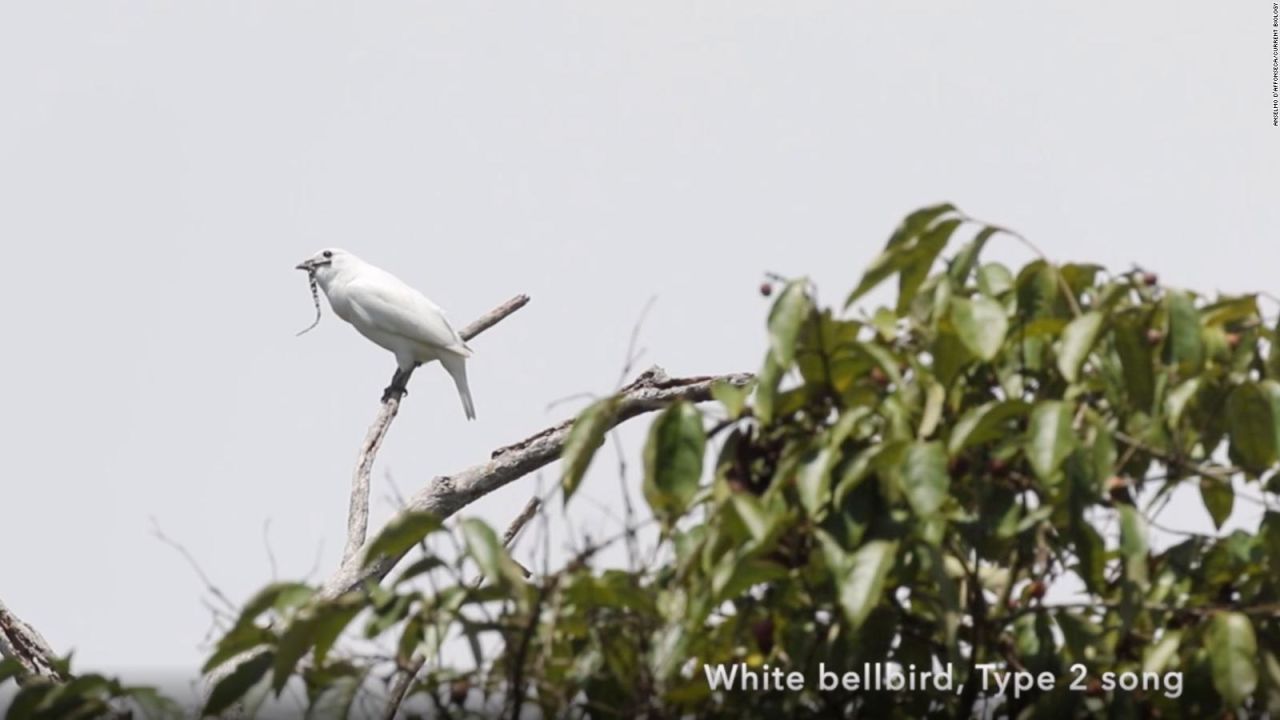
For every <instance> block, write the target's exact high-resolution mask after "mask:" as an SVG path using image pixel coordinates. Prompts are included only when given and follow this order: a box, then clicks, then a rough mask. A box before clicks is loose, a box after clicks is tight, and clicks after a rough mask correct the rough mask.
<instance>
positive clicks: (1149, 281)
mask: <svg viewBox="0 0 1280 720" xmlns="http://www.w3.org/2000/svg"><path fill="white" fill-rule="evenodd" d="M1158 282H1160V276H1159V275H1157V274H1155V273H1153V272H1144V273H1142V284H1143V285H1146V286H1148V287H1151V286H1153V285H1155V284H1156V283H1158Z"/></svg>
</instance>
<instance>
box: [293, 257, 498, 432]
mask: <svg viewBox="0 0 1280 720" xmlns="http://www.w3.org/2000/svg"><path fill="white" fill-rule="evenodd" d="M297 268H298V269H299V270H306V271H307V274H308V275H309V276H310V279H311V283H312V287H311V291H312V295H313V296H314V294H315V287H316V285H319V286H320V288H321V289H322V290H323V291H324V295H325V297H326V298H328V299H329V307H331V308H333V312H334V314H335V315H337V316H338V317H340V318H342V319H343V320H346V321H347V322H349V323H351V325H353V326H354V327H355V329H356V330H357V331H359V333H360V334H361V335H364V336H365V337H367V338H369V339H370V340H372V341H373V342H375V343H376V344H378V345H380V346H381V347H384V348H386V349H387V350H390V351H391V352H392V353H394V354H395V356H396V366H397V367H396V372H395V374H394V375H392V377H391V384H390V385H389V386H387V389H386V391H385V393H384V394H383V396H382V398H383V400H384V401H385V400H386V399H387V398H389V397H391V396H392V395H403V394H404V393H405V392H406V391H405V384H406V383H407V382H408V380H409V375H410V374H411V373H412V372H413V370H414V368H416V367H417V366H419V365H422V364H424V363H429V362H431V361H432V360H439V361H440V364H441V365H443V366H444V369H445V370H446V371H447V372H448V373H449V375H450V376H451V377H453V382H454V384H455V385H457V386H458V396H459V397H461V398H462V409H463V411H464V412H466V414H467V419H468V420H473V419H475V416H476V411H475V406H474V405H473V404H472V402H471V389H470V388H469V387H467V358H469V357H471V348H469V347H467V344H466V342H464V341H463V339H462V337H461V336H460V335H458V333H457V331H456V330H454V329H453V327H452V326H451V325H449V321H448V319H446V318H445V314H444V311H443V310H441V309H440V306H438V305H436V304H435V303H433V302H431V301H430V300H428V299H427V296H425V295H423V294H422V293H420V292H418V291H417V290H415V289H413V288H411V287H409V286H408V285H406V284H405V283H404V282H403V281H402V280H400V278H398V277H396V276H395V275H392V274H391V273H389V272H387V271H386V270H383V269H381V268H378V267H375V266H373V265H370V264H369V263H367V262H365V261H363V260H361V259H360V258H358V257H356V256H355V255H352V254H351V253H349V252H347V251H345V250H338V249H336V248H333V249H329V250H321V251H320V252H318V253H316V254H315V255H313V256H311V257H310V258H308V259H307V260H305V261H303V262H301V263H299V264H298V266H297ZM315 300H316V312H317V316H316V321H317V322H319V314H318V313H319V311H320V305H319V298H315ZM312 327H315V325H314V324H313V325H312ZM307 329H308V330H309V329H310V328H307ZM303 332H306V331H305V330H304V331H303Z"/></svg>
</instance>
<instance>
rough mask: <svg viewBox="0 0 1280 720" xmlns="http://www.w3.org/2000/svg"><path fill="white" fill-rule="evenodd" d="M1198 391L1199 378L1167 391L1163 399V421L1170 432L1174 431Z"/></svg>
mask: <svg viewBox="0 0 1280 720" xmlns="http://www.w3.org/2000/svg"><path fill="white" fill-rule="evenodd" d="M1199 391H1200V378H1198V377H1193V378H1191V379H1190V380H1187V381H1185V382H1183V383H1181V384H1179V385H1178V386H1177V387H1175V388H1174V389H1172V390H1170V391H1169V394H1168V395H1166V396H1165V399H1164V413H1165V420H1166V422H1167V424H1168V426H1169V429H1170V430H1173V429H1176V428H1177V427H1178V423H1179V422H1180V421H1181V420H1182V413H1184V412H1185V411H1186V409H1187V405H1188V404H1189V403H1190V402H1191V400H1192V399H1193V398H1195V396H1196V393H1197V392H1199Z"/></svg>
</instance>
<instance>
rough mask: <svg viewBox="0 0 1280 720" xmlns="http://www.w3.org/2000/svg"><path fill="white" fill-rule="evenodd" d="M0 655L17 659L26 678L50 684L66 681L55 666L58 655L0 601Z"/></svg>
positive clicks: (38, 634)
mask: <svg viewBox="0 0 1280 720" xmlns="http://www.w3.org/2000/svg"><path fill="white" fill-rule="evenodd" d="M0 656H4V657H6V658H10V659H13V660H17V661H18V664H20V665H22V668H23V670H24V672H25V673H26V675H27V676H28V677H38V678H44V679H45V680H50V681H53V682H63V681H65V680H66V678H65V677H63V676H62V673H61V672H59V671H58V668H57V666H56V665H55V661H56V660H57V655H55V654H54V653H53V650H51V649H50V648H49V643H47V642H45V639H44V638H43V637H41V636H40V633H38V632H36V629H35V628H33V627H31V626H30V625H28V624H26V623H25V622H23V621H22V620H21V619H20V618H19V617H18V616H17V615H14V614H13V613H12V612H10V611H9V608H7V607H5V605H4V603H3V602H0ZM20 681H21V680H20Z"/></svg>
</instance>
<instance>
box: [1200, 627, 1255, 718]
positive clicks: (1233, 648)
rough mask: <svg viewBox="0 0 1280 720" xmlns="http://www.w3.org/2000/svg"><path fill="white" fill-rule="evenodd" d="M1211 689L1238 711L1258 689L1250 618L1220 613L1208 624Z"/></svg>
mask: <svg viewBox="0 0 1280 720" xmlns="http://www.w3.org/2000/svg"><path fill="white" fill-rule="evenodd" d="M1205 649H1207V650H1208V651H1209V666H1210V669H1211V670H1212V672H1213V687H1214V688H1215V689H1216V690H1217V691H1218V694H1219V695H1221V696H1222V699H1223V700H1224V701H1225V702H1226V703H1227V705H1229V706H1231V707H1233V708H1238V707H1240V706H1241V705H1242V704H1244V701H1245V700H1246V699H1248V698H1249V696H1250V695H1252V694H1253V691H1254V690H1255V689H1256V688H1257V687H1258V670H1257V665H1256V663H1257V660H1258V641H1257V638H1256V637H1255V636H1254V633H1253V623H1251V622H1250V621H1249V617H1248V616H1247V615H1245V614H1243V613H1238V612H1220V613H1217V614H1215V615H1214V616H1213V619H1212V620H1210V621H1209V630H1208V632H1207V633H1206V634H1205Z"/></svg>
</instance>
